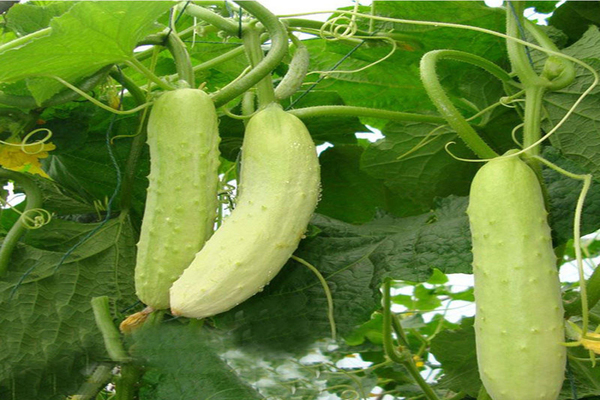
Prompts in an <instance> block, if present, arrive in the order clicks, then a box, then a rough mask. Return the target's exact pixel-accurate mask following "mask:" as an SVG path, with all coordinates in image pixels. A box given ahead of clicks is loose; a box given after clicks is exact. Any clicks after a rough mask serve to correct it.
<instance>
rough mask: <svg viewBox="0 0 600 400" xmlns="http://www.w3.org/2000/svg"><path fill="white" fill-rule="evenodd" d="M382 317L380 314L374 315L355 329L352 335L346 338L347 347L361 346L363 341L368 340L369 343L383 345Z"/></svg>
mask: <svg viewBox="0 0 600 400" xmlns="http://www.w3.org/2000/svg"><path fill="white" fill-rule="evenodd" d="M382 326H383V315H382V314H381V313H374V314H373V315H372V316H371V319H370V320H368V321H367V322H365V323H364V324H362V325H361V326H359V327H358V328H356V329H355V330H354V331H353V332H352V333H350V334H349V335H348V336H346V338H345V340H346V344H348V345H349V346H358V345H360V344H363V343H364V342H365V340H369V341H370V342H371V343H375V344H382V343H383V333H382Z"/></svg>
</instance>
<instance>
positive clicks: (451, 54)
mask: <svg viewBox="0 0 600 400" xmlns="http://www.w3.org/2000/svg"><path fill="white" fill-rule="evenodd" d="M445 58H449V59H454V60H458V61H463V62H468V63H470V64H473V65H476V66H478V67H481V68H483V69H485V70H486V71H487V72H489V73H491V74H492V75H494V76H495V77H497V78H499V79H501V80H502V81H507V80H509V79H510V77H509V75H508V74H507V73H506V72H505V71H504V70H502V69H501V68H500V67H498V66H497V65H495V64H494V63H492V62H490V61H488V60H486V59H484V58H482V57H478V56H475V55H473V54H469V53H465V52H461V51H455V50H434V51H430V52H429V53H427V54H425V55H424V56H423V58H421V65H420V69H421V81H422V82H423V86H424V87H425V90H426V91H427V94H428V95H429V98H430V99H431V101H432V102H433V103H434V105H435V106H436V108H437V109H438V111H439V112H440V114H442V116H443V117H444V118H445V119H446V121H447V122H448V124H449V125H450V126H451V127H452V129H454V130H455V131H456V133H457V134H458V136H459V137H460V138H461V139H462V140H463V142H465V144H466V145H467V146H468V147H469V148H470V149H471V150H473V152H475V154H477V156H479V157H480V158H483V159H491V158H495V157H497V156H498V154H497V153H496V152H495V151H494V150H493V149H492V148H491V147H490V146H489V145H488V144H487V143H485V142H484V141H483V139H481V137H480V136H479V135H478V134H477V132H475V129H473V127H472V126H471V125H470V124H469V122H468V121H467V120H466V119H465V118H464V117H463V116H462V115H461V114H460V112H459V111H458V110H457V109H456V107H454V105H453V104H452V101H451V100H450V98H449V97H448V95H447V94H446V92H445V91H444V88H443V87H442V85H441V83H440V81H439V78H438V76H437V72H436V65H437V63H438V61H439V60H441V59H445Z"/></svg>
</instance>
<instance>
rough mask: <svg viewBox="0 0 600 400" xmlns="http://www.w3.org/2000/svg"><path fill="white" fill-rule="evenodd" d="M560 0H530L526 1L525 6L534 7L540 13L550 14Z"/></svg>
mask: <svg viewBox="0 0 600 400" xmlns="http://www.w3.org/2000/svg"><path fill="white" fill-rule="evenodd" d="M558 3H559V2H558V1H532V0H528V1H527V2H526V3H525V7H526V8H529V7H534V8H535V11H536V12H538V13H543V14H548V13H551V12H553V11H554V10H555V9H556V5H557V4H558Z"/></svg>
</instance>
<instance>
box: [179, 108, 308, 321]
mask: <svg viewBox="0 0 600 400" xmlns="http://www.w3.org/2000/svg"><path fill="white" fill-rule="evenodd" d="M242 149H243V151H242V168H241V185H240V187H239V196H238V200H237V206H236V208H235V210H233V212H232V213H231V215H230V216H229V217H228V218H227V219H226V220H225V221H224V222H223V224H222V225H221V227H220V228H219V229H217V231H216V232H215V234H214V235H213V236H212V238H210V240H209V241H208V242H207V243H206V245H205V246H204V248H203V249H202V250H201V251H200V252H199V253H198V254H197V255H196V258H195V259H194V261H193V262H192V263H191V265H190V266H189V268H187V269H186V270H185V271H184V272H183V274H182V275H181V277H180V278H179V279H178V280H177V281H175V283H173V286H172V287H171V311H172V313H173V314H175V315H182V316H186V317H190V318H204V317H208V316H212V315H215V314H218V313H221V312H224V311H227V310H229V309H231V308H233V307H234V306H236V305H238V304H239V303H241V302H243V301H245V300H246V299H248V298H249V297H251V296H253V295H254V294H256V293H257V292H259V291H260V290H262V288H263V287H264V286H265V285H266V284H267V283H269V282H270V281H271V279H273V277H274V276H275V275H276V274H277V273H278V272H279V270H280V269H281V268H282V267H283V265H284V264H285V263H286V261H287V260H288V259H289V258H290V256H291V255H292V253H293V252H294V250H296V248H297V246H298V243H299V242H300V239H301V238H302V236H303V234H304V232H305V230H306V227H307V225H308V222H309V219H310V217H311V215H312V213H313V211H314V209H315V207H316V204H317V200H318V197H319V190H320V189H319V185H320V172H319V163H318V158H317V153H316V149H315V145H314V143H313V141H312V139H311V137H310V134H309V133H308V131H307V130H306V127H305V126H304V124H303V123H302V122H301V121H300V120H299V119H298V118H297V117H295V116H293V115H291V114H288V113H286V112H285V111H283V110H282V109H281V107H280V106H278V105H271V106H269V107H267V108H266V109H264V110H262V111H260V112H258V113H257V114H256V115H255V116H253V117H252V118H251V119H250V121H249V122H248V125H247V127H246V133H245V136H244V142H243V145H242Z"/></svg>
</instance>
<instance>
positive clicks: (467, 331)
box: [430, 318, 481, 397]
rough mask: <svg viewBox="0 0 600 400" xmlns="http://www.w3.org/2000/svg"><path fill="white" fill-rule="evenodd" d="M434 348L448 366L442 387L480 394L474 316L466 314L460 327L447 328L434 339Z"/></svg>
mask: <svg viewBox="0 0 600 400" xmlns="http://www.w3.org/2000/svg"><path fill="white" fill-rule="evenodd" d="M430 351H431V353H432V354H433V355H434V356H435V359H436V360H438V361H439V362H440V364H442V368H443V370H444V375H443V376H442V378H441V380H440V382H439V385H440V387H443V388H448V389H451V390H453V391H455V392H460V391H463V392H466V393H467V394H468V395H469V396H471V397H477V393H478V392H479V387H480V386H481V381H480V380H479V372H478V371H477V357H476V355H475V330H474V329H473V319H472V318H464V319H463V320H462V324H461V326H460V328H459V329H455V330H444V331H442V332H440V333H439V334H438V335H436V336H435V337H434V338H433V340H432V341H431V347H430Z"/></svg>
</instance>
